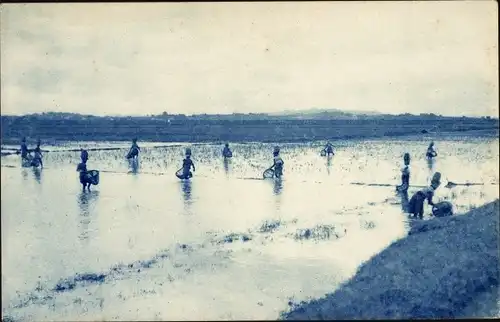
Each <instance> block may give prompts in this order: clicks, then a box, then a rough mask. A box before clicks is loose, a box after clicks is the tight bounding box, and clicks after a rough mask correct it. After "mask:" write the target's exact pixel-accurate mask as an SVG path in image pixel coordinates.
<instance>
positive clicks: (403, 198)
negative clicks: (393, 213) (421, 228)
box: [398, 191, 409, 213]
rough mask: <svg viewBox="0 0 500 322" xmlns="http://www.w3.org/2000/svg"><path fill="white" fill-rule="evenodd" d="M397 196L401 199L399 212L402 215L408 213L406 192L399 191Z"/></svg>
mask: <svg viewBox="0 0 500 322" xmlns="http://www.w3.org/2000/svg"><path fill="white" fill-rule="evenodd" d="M398 194H399V197H400V198H401V210H402V211H403V213H408V203H409V201H408V191H400V192H398Z"/></svg>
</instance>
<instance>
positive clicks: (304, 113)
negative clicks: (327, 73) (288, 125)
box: [270, 108, 383, 119]
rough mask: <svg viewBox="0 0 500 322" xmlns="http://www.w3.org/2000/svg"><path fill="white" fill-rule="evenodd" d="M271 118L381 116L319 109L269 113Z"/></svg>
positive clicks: (374, 113)
mask: <svg viewBox="0 0 500 322" xmlns="http://www.w3.org/2000/svg"><path fill="white" fill-rule="evenodd" d="M270 115H273V116H283V117H293V118H304V119H310V118H320V117H327V118H335V117H337V118H359V117H365V116H375V115H377V116H380V115H383V114H382V113H379V112H374V111H343V110H339V109H321V108H311V109H306V110H297V111H289V110H287V111H283V112H275V113H270Z"/></svg>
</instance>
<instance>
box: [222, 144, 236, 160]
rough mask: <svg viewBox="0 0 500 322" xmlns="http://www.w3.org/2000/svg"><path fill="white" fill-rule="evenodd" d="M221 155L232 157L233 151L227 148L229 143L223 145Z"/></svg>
mask: <svg viewBox="0 0 500 322" xmlns="http://www.w3.org/2000/svg"><path fill="white" fill-rule="evenodd" d="M222 156H223V157H224V158H231V157H233V152H231V149H230V148H229V143H226V144H225V145H224V149H223V150H222Z"/></svg>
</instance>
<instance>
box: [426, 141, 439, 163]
mask: <svg viewBox="0 0 500 322" xmlns="http://www.w3.org/2000/svg"><path fill="white" fill-rule="evenodd" d="M425 156H426V157H427V159H432V158H435V157H436V156H437V152H436V150H434V142H431V143H430V144H429V147H428V148H427V152H426V154H425Z"/></svg>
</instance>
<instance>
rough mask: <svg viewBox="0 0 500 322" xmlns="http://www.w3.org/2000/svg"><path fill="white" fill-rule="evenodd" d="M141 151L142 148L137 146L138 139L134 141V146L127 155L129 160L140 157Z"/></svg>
mask: <svg viewBox="0 0 500 322" xmlns="http://www.w3.org/2000/svg"><path fill="white" fill-rule="evenodd" d="M139 151H141V148H140V147H139V146H138V145H137V138H134V139H132V146H131V147H130V150H129V151H128V154H127V159H132V158H137V157H138V156H139Z"/></svg>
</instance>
